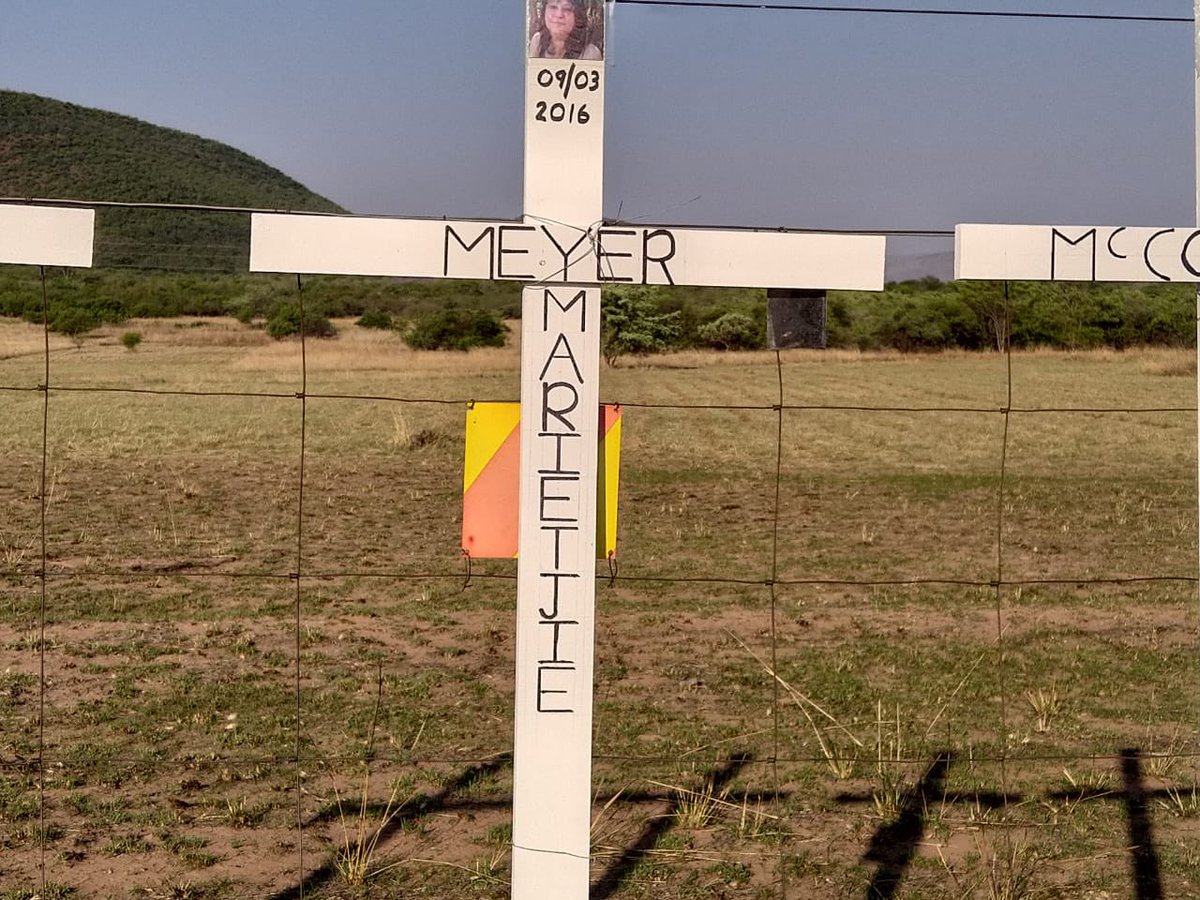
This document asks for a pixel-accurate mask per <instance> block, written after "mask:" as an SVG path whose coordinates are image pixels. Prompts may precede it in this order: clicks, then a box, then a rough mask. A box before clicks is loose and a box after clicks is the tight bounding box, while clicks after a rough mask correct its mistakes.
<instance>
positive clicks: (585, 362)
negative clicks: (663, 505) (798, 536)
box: [512, 0, 604, 900]
mask: <svg viewBox="0 0 1200 900" xmlns="http://www.w3.org/2000/svg"><path fill="white" fill-rule="evenodd" d="M529 6H530V9H529V13H530V15H529V17H528V18H529V20H530V22H531V23H532V25H533V28H534V31H533V34H532V35H527V36H526V37H528V39H529V41H530V46H529V48H528V49H529V53H528V54H527V57H526V62H525V227H526V228H528V229H529V230H530V231H533V230H535V229H537V228H539V227H542V226H545V227H546V228H547V229H549V228H553V229H555V230H556V231H557V232H558V233H560V234H564V233H565V234H566V235H567V237H566V239H565V240H564V241H562V242H561V243H562V246H561V248H560V249H561V250H563V251H564V252H563V257H564V259H563V261H562V262H561V263H560V264H559V265H558V266H554V265H553V264H551V271H545V269H546V268H547V267H542V268H543V271H541V272H536V273H534V274H536V275H537V276H540V277H541V278H553V279H554V281H555V283H553V284H546V283H542V284H532V285H527V286H526V287H525V288H524V289H523V291H522V302H521V410H522V415H521V426H520V442H521V457H520V500H519V504H518V505H519V516H518V519H519V526H518V527H519V531H518V544H517V556H518V563H517V626H516V632H517V634H516V651H517V652H516V698H515V709H514V737H513V837H512V896H513V898H514V900H542V898H547V897H553V898H563V900H571V898H580V900H583V898H586V897H587V895H588V878H589V865H588V864H589V856H590V832H591V766H592V760H591V749H592V661H593V643H594V640H593V635H594V632H595V581H596V529H595V521H596V441H597V430H598V419H597V408H598V405H599V402H600V395H599V389H598V382H599V378H600V288H599V285H598V284H595V283H594V279H596V278H597V277H598V276H597V275H596V274H595V273H594V272H588V273H587V274H588V275H590V278H589V281H592V282H593V283H590V284H588V283H578V282H576V281H574V280H573V278H570V277H569V276H577V273H568V272H566V271H563V272H562V273H561V274H560V273H559V272H558V271H556V270H557V269H559V268H561V269H564V270H565V269H567V268H569V261H570V259H571V258H578V257H580V256H581V255H585V256H586V255H587V254H589V253H590V252H591V250H592V242H593V241H595V240H596V230H597V228H598V227H599V225H600V224H601V217H602V211H601V208H602V203H603V176H604V165H603V151H604V61H603V58H602V56H603V55H602V53H599V52H597V53H595V54H591V55H599V56H600V57H601V58H599V59H583V58H578V57H576V58H558V59H555V58H549V57H546V56H540V55H535V54H538V53H539V52H540V50H541V47H540V46H535V43H536V44H540V43H541V41H542V40H543V38H544V37H545V36H546V35H547V34H549V33H550V29H551V28H554V27H556V26H561V24H563V23H562V22H561V21H558V20H556V19H555V17H561V16H563V15H564V14H565V15H569V16H570V19H571V20H572V21H573V23H574V31H575V34H577V35H580V36H581V37H578V38H577V42H579V43H580V44H581V45H584V44H586V45H590V46H591V47H592V48H594V49H595V50H596V51H599V47H598V46H597V42H600V43H602V38H601V37H600V36H599V35H595V40H593V30H594V26H595V25H596V24H597V22H596V21H593V22H590V23H589V22H587V17H588V15H589V13H592V15H593V16H595V14H596V13H599V12H602V8H601V6H600V4H598V3H597V4H592V3H583V2H572V0H567V2H566V3H559V2H556V3H547V2H545V0H541V2H539V0H531V2H530V4H529ZM551 7H553V8H551ZM593 7H594V8H593ZM580 20H582V21H580ZM599 24H602V20H600V22H599ZM546 233H547V234H549V233H550V232H549V231H547V232H546ZM581 249H582V251H583V252H582V254H581V252H580V250H581ZM514 256H517V257H518V258H519V255H518V254H514ZM560 279H561V280H560ZM568 279H569V280H568Z"/></svg>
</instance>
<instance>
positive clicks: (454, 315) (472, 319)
mask: <svg viewBox="0 0 1200 900" xmlns="http://www.w3.org/2000/svg"><path fill="white" fill-rule="evenodd" d="M506 334H507V332H506V330H505V328H504V322H503V321H502V320H501V319H500V317H499V316H498V315H497V314H496V313H494V312H489V311H488V310H485V309H465V310H463V309H454V308H451V309H443V310H440V311H438V312H435V313H429V314H427V315H423V316H420V317H418V318H417V319H416V320H415V321H414V322H413V323H412V325H410V326H409V329H408V331H406V332H405V334H404V342H405V343H406V344H408V346H410V347H412V348H413V349H414V350H470V349H471V348H472V347H503V346H504V339H505V336H506Z"/></svg>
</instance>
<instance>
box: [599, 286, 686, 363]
mask: <svg viewBox="0 0 1200 900" xmlns="http://www.w3.org/2000/svg"><path fill="white" fill-rule="evenodd" d="M652 297H653V295H652V294H651V293H650V292H649V290H648V289H647V288H642V287H630V288H610V289H609V290H607V291H605V293H604V299H603V300H602V301H601V304H600V315H601V319H602V322H603V324H602V326H601V343H600V352H601V353H602V354H603V355H604V361H605V362H606V363H608V364H609V365H610V366H612V365H616V362H617V360H618V359H619V358H620V357H622V356H626V355H630V356H645V355H646V354H649V353H661V352H663V351H664V350H667V349H669V348H670V346H671V342H672V341H673V340H675V339H676V338H677V337H678V335H679V313H678V312H670V313H661V312H659V311H658V307H657V305H656V304H655V303H654V300H653V299H652Z"/></svg>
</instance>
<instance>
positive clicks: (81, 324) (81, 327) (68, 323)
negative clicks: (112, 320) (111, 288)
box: [50, 306, 100, 338]
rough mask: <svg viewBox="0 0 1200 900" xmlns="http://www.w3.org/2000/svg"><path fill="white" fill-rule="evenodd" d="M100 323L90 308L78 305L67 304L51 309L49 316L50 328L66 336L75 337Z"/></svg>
mask: <svg viewBox="0 0 1200 900" xmlns="http://www.w3.org/2000/svg"><path fill="white" fill-rule="evenodd" d="M99 324H100V320H99V318H97V317H96V316H95V315H94V314H93V313H92V312H91V310H87V309H83V308H82V307H78V306H67V307H63V308H61V309H56V310H54V311H53V315H51V317H50V330H51V331H56V332H58V333H59V334H65V335H67V336H68V337H73V338H77V337H79V336H80V335H82V334H85V333H86V332H89V331H91V330H92V329H93V328H96V327H97V326H98V325H99Z"/></svg>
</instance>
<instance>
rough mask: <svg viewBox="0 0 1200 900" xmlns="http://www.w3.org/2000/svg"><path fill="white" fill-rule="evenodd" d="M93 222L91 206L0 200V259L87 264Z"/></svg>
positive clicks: (39, 263)
mask: <svg viewBox="0 0 1200 900" xmlns="http://www.w3.org/2000/svg"><path fill="white" fill-rule="evenodd" d="M95 223H96V212H95V210H91V209H65V208H58V207H51V206H17V205H15V204H0V263H11V264H15V265H27V266H70V267H73V268H81V269H87V268H91V265H92V248H93V235H94V233H95Z"/></svg>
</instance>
